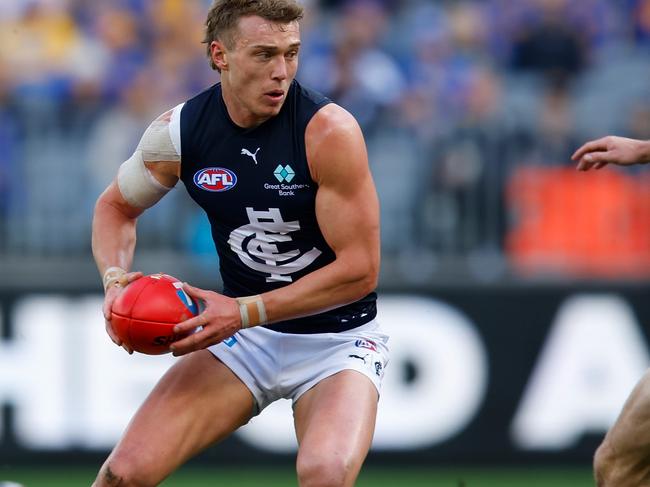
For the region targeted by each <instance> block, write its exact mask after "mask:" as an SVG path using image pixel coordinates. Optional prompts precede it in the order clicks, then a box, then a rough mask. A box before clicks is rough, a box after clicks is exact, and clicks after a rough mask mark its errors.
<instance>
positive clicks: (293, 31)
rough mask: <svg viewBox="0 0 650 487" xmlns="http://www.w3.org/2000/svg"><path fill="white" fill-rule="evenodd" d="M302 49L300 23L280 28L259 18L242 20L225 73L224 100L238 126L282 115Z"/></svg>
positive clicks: (223, 74)
mask: <svg viewBox="0 0 650 487" xmlns="http://www.w3.org/2000/svg"><path fill="white" fill-rule="evenodd" d="M299 48H300V28H299V26H298V22H291V23H289V24H278V23H275V22H271V21H268V20H265V19H263V18H261V17H257V16H249V17H242V18H241V19H240V20H239V28H238V29H237V31H236V32H235V36H234V46H233V48H232V49H225V54H224V59H225V61H226V67H225V69H224V68H222V71H221V81H222V85H223V86H224V98H225V99H226V103H227V105H228V111H229V113H230V116H231V118H232V119H233V121H235V123H237V124H239V125H242V126H246V127H248V126H254V125H257V124H259V123H262V122H263V121H265V120H267V119H269V118H270V117H272V116H274V115H277V114H278V113H279V111H280V109H281V108H282V104H283V103H284V101H285V99H286V97H287V91H288V90H289V86H290V84H291V82H292V81H293V78H294V77H295V75H296V70H297V69H298V50H299ZM228 98H230V99H228Z"/></svg>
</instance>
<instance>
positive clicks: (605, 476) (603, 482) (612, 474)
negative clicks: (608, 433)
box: [594, 439, 631, 487]
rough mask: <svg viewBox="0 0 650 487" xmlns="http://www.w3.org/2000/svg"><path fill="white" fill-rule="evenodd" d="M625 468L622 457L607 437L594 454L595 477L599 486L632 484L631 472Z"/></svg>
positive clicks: (611, 486) (610, 486)
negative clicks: (629, 477) (629, 481)
mask: <svg viewBox="0 0 650 487" xmlns="http://www.w3.org/2000/svg"><path fill="white" fill-rule="evenodd" d="M626 472H627V469H625V468H623V465H622V460H621V458H618V457H617V456H616V454H615V453H614V450H613V449H612V447H611V445H610V444H609V441H608V440H607V439H605V441H603V442H602V444H601V445H600V446H599V447H598V449H597V450H596V454H595V455H594V477H595V478H596V485H597V486H598V487H617V486H621V485H630V484H629V483H628V480H629V479H627V477H628V475H629V473H631V472H627V473H626Z"/></svg>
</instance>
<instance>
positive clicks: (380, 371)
mask: <svg viewBox="0 0 650 487" xmlns="http://www.w3.org/2000/svg"><path fill="white" fill-rule="evenodd" d="M383 373H384V366H383V365H382V363H381V362H375V374H377V377H381V376H382V374H383Z"/></svg>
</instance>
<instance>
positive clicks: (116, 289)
mask: <svg viewBox="0 0 650 487" xmlns="http://www.w3.org/2000/svg"><path fill="white" fill-rule="evenodd" d="M142 276H143V274H142V272H127V273H126V274H124V275H123V276H122V277H121V278H120V283H118V284H115V285H113V286H109V287H108V288H107V289H106V294H104V306H103V307H102V313H103V314H104V323H105V325H106V333H108V336H109V337H111V340H113V343H115V345H117V346H120V347H122V348H123V349H124V350H126V351H127V352H128V353H129V354H132V353H133V350H131V349H130V348H129V347H128V346H127V345H126V344H124V343H122V340H120V337H118V336H117V334H116V333H115V331H114V330H113V326H112V325H111V317H112V313H111V310H112V308H113V302H114V301H115V300H116V299H117V297H118V296H119V295H120V294H121V293H122V292H123V291H124V288H125V287H126V286H128V285H129V284H131V283H132V282H133V281H135V280H137V279H140V278H141V277H142Z"/></svg>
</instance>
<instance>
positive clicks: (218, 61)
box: [210, 41, 228, 71]
mask: <svg viewBox="0 0 650 487" xmlns="http://www.w3.org/2000/svg"><path fill="white" fill-rule="evenodd" d="M210 55H211V56H212V62H213V63H214V65H215V66H216V67H217V69H218V70H219V71H224V70H227V69H228V60H227V59H226V58H227V53H226V46H225V45H224V44H223V42H221V41H212V42H211V43H210Z"/></svg>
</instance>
